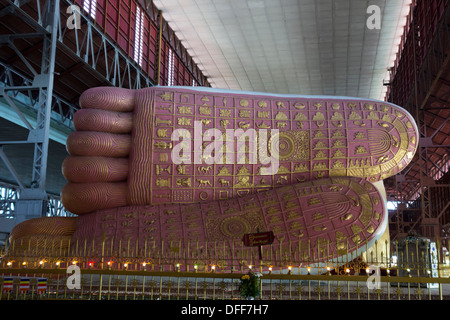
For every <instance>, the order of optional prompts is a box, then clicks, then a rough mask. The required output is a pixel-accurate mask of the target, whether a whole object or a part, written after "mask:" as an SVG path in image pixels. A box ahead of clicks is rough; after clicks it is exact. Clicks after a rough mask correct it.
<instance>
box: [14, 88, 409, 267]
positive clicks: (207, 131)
mask: <svg viewBox="0 0 450 320" xmlns="http://www.w3.org/2000/svg"><path fill="white" fill-rule="evenodd" d="M80 107H81V108H80V109H79V110H78V111H77V112H76V113H75V115H74V119H73V123H74V127H75V129H76V130H75V131H74V132H73V133H72V134H71V135H70V136H69V137H68V139H67V150H68V152H69V154H70V156H69V157H67V158H66V159H65V161H64V162H63V165H62V172H63V174H64V176H65V178H66V179H67V180H68V183H67V184H66V185H65V186H64V188H63V190H62V193H61V200H62V202H63V204H64V206H65V208H66V209H67V210H68V211H70V212H72V213H74V214H76V215H77V216H78V217H76V218H62V217H60V218H56V217H55V218H38V219H32V220H28V221H25V222H23V223H21V224H19V225H18V226H16V227H15V228H14V230H13V231H12V233H11V241H16V242H17V241H19V240H20V239H26V240H27V241H30V239H31V240H33V239H42V238H45V239H48V240H49V241H47V243H50V241H51V239H53V242H56V243H59V244H60V245H61V246H63V247H64V246H65V247H67V246H68V245H69V243H72V245H73V244H74V243H75V239H87V241H105V240H107V241H113V242H117V241H125V240H126V239H127V240H131V242H132V243H136V242H137V243H139V246H143V244H144V243H145V241H158V242H161V241H165V243H169V242H173V243H180V244H181V245H183V244H184V245H186V243H187V242H189V241H190V242H191V243H193V242H197V243H207V242H209V243H213V242H214V241H221V242H224V243H228V244H229V246H228V247H227V248H228V250H232V248H233V247H234V245H233V241H235V240H238V241H240V240H241V239H242V237H243V235H244V234H248V233H255V232H257V231H259V232H263V231H272V232H273V234H274V236H275V240H274V241H275V242H274V243H275V244H278V243H280V242H283V244H287V243H290V245H292V247H293V248H299V250H301V251H302V257H312V256H314V257H321V258H320V259H322V260H323V261H326V260H327V259H330V257H337V256H339V255H340V254H341V253H342V249H346V252H347V253H348V252H351V253H354V254H360V253H361V252H363V251H364V250H365V248H366V247H367V246H368V245H369V246H370V245H372V244H373V243H374V241H375V240H377V239H378V238H379V237H380V236H381V235H382V234H383V233H384V231H385V229H386V225H387V214H386V205H385V203H386V199H385V196H384V195H383V192H382V191H381V190H380V188H379V187H377V186H375V185H374V184H376V183H377V182H379V181H382V180H383V179H385V178H387V177H390V176H392V175H395V174H397V173H398V172H400V171H401V170H402V169H403V168H405V167H406V166H407V165H408V163H409V162H410V161H411V159H412V157H413V155H414V153H415V151H416V148H417V142H418V131H417V127H416V124H415V122H414V119H413V118H412V117H411V115H410V114H408V113H407V112H406V111H405V110H404V109H402V108H401V107H398V106H396V105H393V104H391V103H387V102H382V101H376V100H370V99H358V98H350V97H334V96H300V95H281V94H266V93H254V92H244V91H229V90H218V89H211V88H200V87H150V88H145V89H140V90H128V89H121V88H113V87H98V88H91V89H89V90H87V91H85V92H84V93H83V94H82V95H81V97H80ZM378 185H379V183H378ZM381 185H382V183H381ZM41 243H42V241H41ZM324 246H326V248H327V250H326V252H324V250H323V248H324ZM321 248H322V249H321ZM141 249H142V248H139V250H141ZM142 250H143V249H142ZM98 254H99V253H98ZM355 256H356V255H355Z"/></svg>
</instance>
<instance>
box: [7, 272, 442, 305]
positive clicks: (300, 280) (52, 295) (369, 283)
mask: <svg viewBox="0 0 450 320" xmlns="http://www.w3.org/2000/svg"><path fill="white" fill-rule="evenodd" d="M242 275H243V274H242V273H214V272H212V271H210V272H206V273H205V272H195V271H192V272H176V271H172V272H167V271H166V272H160V271H152V270H148V271H145V270H143V271H130V270H98V269H81V271H80V278H79V279H80V280H79V283H80V284H79V286H78V287H76V286H75V283H74V280H72V278H71V277H73V275H72V272H69V274H68V273H67V270H66V269H65V268H58V269H46V268H37V269H36V268H33V269H28V268H14V269H13V268H11V269H9V268H3V269H0V285H1V292H2V295H1V298H2V299H6V300H29V299H32V300H36V299H82V300H86V299H89V300H156V299H158V300H211V299H212V300H223V299H227V300H230V299H242V297H241V295H240V291H239V283H240V280H239V279H240V278H241V277H242ZM371 277H373V276H372V275H366V274H364V275H359V276H356V275H332V274H331V273H330V274H324V275H294V274H289V273H286V272H284V273H283V272H280V273H275V272H274V271H272V272H271V273H264V274H263V275H262V276H261V277H259V282H260V288H261V294H260V296H259V297H257V299H264V300H269V299H270V300H336V299H338V300H340V299H342V300H443V299H449V298H450V295H449V291H448V289H449V288H450V279H449V278H442V277H441V278H430V277H421V278H416V277H408V276H406V277H399V276H380V277H379V278H378V279H371ZM11 278H12V288H11V289H10V290H5V286H7V282H8V280H10V279H11ZM5 279H6V280H5ZM23 279H27V280H28V281H29V287H28V288H26V291H25V290H23V291H22V292H21V288H20V287H21V280H22V282H23ZM42 283H45V292H44V291H42V292H39V291H38V287H39V285H40V284H42ZM41 288H42V287H41Z"/></svg>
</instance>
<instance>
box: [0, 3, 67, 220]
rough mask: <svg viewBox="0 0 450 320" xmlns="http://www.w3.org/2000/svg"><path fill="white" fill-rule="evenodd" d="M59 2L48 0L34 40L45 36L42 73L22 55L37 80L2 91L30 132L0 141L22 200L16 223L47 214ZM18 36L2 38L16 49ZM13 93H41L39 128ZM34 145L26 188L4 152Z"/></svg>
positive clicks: (0, 146) (38, 111)
mask: <svg viewBox="0 0 450 320" xmlns="http://www.w3.org/2000/svg"><path fill="white" fill-rule="evenodd" d="M15 4H16V5H19V6H20V3H18V2H16V3H15ZM59 11H60V8H59V0H47V1H46V2H45V4H44V7H43V10H42V16H41V19H42V20H41V25H42V27H43V28H44V29H45V31H44V32H43V31H42V30H37V33H35V34H32V35H25V36H33V37H42V38H43V41H42V58H41V70H40V73H37V72H36V70H35V69H34V68H33V67H32V66H31V64H30V63H28V61H27V60H26V58H25V57H23V56H22V55H21V54H20V51H18V50H15V51H18V56H19V57H20V59H21V60H22V61H23V62H24V63H25V65H27V67H28V68H29V69H30V71H31V72H32V73H33V75H34V78H33V82H32V84H31V85H30V86H26V87H5V88H2V91H1V95H2V96H3V97H4V98H5V100H7V101H8V103H9V104H10V106H11V107H12V108H13V109H14V110H15V111H16V113H17V114H18V115H19V117H20V118H21V119H22V121H23V122H24V125H25V127H26V128H27V129H28V130H29V133H28V137H27V140H25V141H3V142H2V141H0V158H1V159H2V160H3V162H4V164H5V165H6V166H7V168H8V169H9V171H10V172H11V174H12V175H13V177H14V179H15V180H16V182H17V184H18V185H19V190H20V191H19V192H20V198H19V199H18V200H17V201H16V208H15V224H17V223H20V222H22V221H24V220H26V219H30V218H34V217H40V216H44V215H46V212H47V201H48V196H47V192H46V189H45V186H46V174H47V157H48V145H49V134H50V120H51V117H50V116H51V109H52V95H53V81H54V72H55V55H56V45H57V33H58V19H59ZM17 36H18V35H5V36H2V40H3V41H2V42H3V43H7V44H8V45H9V46H10V47H12V48H13V49H14V48H15V46H14V38H16V37H17ZM9 90H19V91H20V90H33V91H36V90H37V91H38V100H37V107H36V111H37V118H36V125H35V126H34V127H33V126H32V125H31V124H30V123H29V122H28V121H27V120H26V118H25V116H24V115H23V114H22V113H21V111H20V110H19V109H18V108H17V106H16V105H15V104H14V102H13V101H12V100H11V99H10V98H9V97H8V94H7V92H8V91H9ZM25 143H29V144H33V145H34V154H33V165H32V181H31V183H30V185H25V184H24V183H23V182H22V180H21V179H20V177H19V175H18V174H17V171H16V170H15V168H14V164H13V163H11V161H10V160H9V159H8V156H7V155H6V153H5V152H4V151H3V146H4V145H7V144H25Z"/></svg>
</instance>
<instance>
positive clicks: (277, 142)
mask: <svg viewBox="0 0 450 320" xmlns="http://www.w3.org/2000/svg"><path fill="white" fill-rule="evenodd" d="M268 147H269V153H270V154H271V156H273V157H274V158H276V159H279V160H288V159H290V158H291V157H292V156H293V155H294V153H295V151H296V149H297V147H296V143H295V139H294V138H293V137H292V136H291V135H290V134H288V133H287V132H280V133H278V134H275V135H273V136H272V137H271V138H270V140H269V146H268Z"/></svg>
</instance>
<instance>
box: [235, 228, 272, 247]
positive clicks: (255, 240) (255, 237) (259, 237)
mask: <svg viewBox="0 0 450 320" xmlns="http://www.w3.org/2000/svg"><path fill="white" fill-rule="evenodd" d="M274 238H275V237H274V235H273V232H272V231H268V232H257V233H246V234H244V237H243V238H242V241H243V242H244V245H245V246H247V247H259V246H264V245H268V244H272V242H273V239H274Z"/></svg>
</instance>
